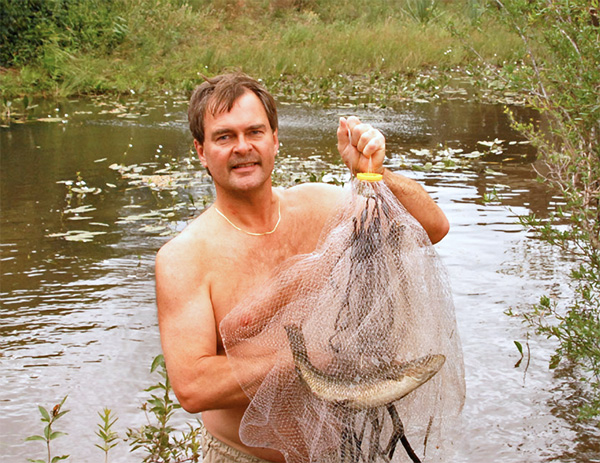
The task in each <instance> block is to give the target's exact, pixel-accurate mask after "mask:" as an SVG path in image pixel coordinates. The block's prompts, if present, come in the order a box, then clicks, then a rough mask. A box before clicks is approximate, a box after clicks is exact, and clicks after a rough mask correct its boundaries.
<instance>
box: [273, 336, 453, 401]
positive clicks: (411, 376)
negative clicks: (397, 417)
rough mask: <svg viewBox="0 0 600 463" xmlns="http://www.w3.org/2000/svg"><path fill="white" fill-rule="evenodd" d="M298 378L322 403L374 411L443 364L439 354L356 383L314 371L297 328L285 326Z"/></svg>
mask: <svg viewBox="0 0 600 463" xmlns="http://www.w3.org/2000/svg"><path fill="white" fill-rule="evenodd" d="M285 330H286V332H287V335H288V340H289V342H290V348H291V351H292V356H293V358H294V365H295V367H296V371H297V373H298V376H299V377H300V379H301V380H302V382H303V383H304V384H306V386H308V388H309V389H310V390H311V391H312V393H313V394H314V395H315V396H317V397H319V398H320V399H322V400H325V401H327V402H332V403H336V404H340V405H344V406H346V407H348V408H352V409H366V408H375V407H379V406H382V405H388V404H391V403H392V402H395V401H396V400H399V399H401V398H402V397H404V396H406V395H407V394H409V393H410V392H412V391H414V390H415V389H417V388H418V387H419V386H421V385H423V384H425V383H426V382H427V381H429V380H430V379H431V378H432V377H433V376H434V375H435V374H436V373H437V372H438V371H439V370H440V368H442V365H443V364H444V362H445V361H446V357H445V356H443V355H441V354H434V355H425V356H424V357H420V358H418V359H416V360H411V361H410V362H406V363H402V364H398V363H393V364H390V365H387V366H385V367H383V368H381V369H380V370H379V371H378V372H377V373H376V374H375V375H369V376H366V377H364V378H360V379H357V380H347V379H340V378H336V377H335V376H333V375H328V374H325V373H323V372H322V371H321V370H319V369H317V368H316V367H315V366H314V365H313V364H312V363H311V362H310V360H309V359H308V352H307V350H306V343H305V341H304V335H303V333H302V331H301V330H300V328H299V327H298V326H294V325H288V326H286V327H285Z"/></svg>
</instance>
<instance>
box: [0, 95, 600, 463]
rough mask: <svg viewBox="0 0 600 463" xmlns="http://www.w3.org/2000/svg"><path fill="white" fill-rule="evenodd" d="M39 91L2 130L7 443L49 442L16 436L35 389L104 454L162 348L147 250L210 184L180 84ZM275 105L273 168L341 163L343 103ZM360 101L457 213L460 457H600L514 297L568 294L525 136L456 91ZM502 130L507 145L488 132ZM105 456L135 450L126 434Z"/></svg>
mask: <svg viewBox="0 0 600 463" xmlns="http://www.w3.org/2000/svg"><path fill="white" fill-rule="evenodd" d="M46 104H47V106H46V107H42V106H40V107H39V108H37V109H36V114H37V115H38V116H40V117H44V118H47V117H48V116H50V117H51V118H53V119H52V120H58V121H54V122H44V121H40V122H31V123H26V124H13V125H11V126H10V127H9V128H2V129H0V143H1V146H2V154H1V156H2V158H1V162H2V169H1V174H0V175H1V177H0V180H1V181H0V192H1V205H2V218H1V227H2V228H1V231H2V236H1V243H0V246H1V247H0V250H1V252H2V257H1V259H2V260H1V265H2V280H1V295H2V308H1V310H0V317H1V319H2V323H1V325H0V340H1V342H2V355H1V356H0V373H1V374H0V388H1V390H2V391H4V394H3V398H2V399H1V401H0V403H1V406H2V413H0V428H1V432H0V435H1V436H2V437H1V438H0V452H1V453H2V454H3V455H5V459H6V460H8V461H23V459H25V458H37V457H38V455H40V454H41V453H36V452H38V451H40V450H41V448H39V447H41V446H39V447H37V446H36V445H35V443H27V444H25V443H24V442H23V438H24V437H26V436H28V435H31V434H37V433H39V432H40V431H41V427H40V422H39V419H38V416H37V404H43V405H45V406H51V405H53V404H54V403H58V402H59V401H60V399H62V397H63V396H64V395H66V394H68V395H69V399H68V401H67V408H69V409H70V410H71V412H70V413H69V414H68V415H66V416H65V418H64V419H63V420H64V424H63V426H62V427H61V428H59V429H60V430H63V431H66V432H69V434H70V436H69V437H66V438H62V439H58V440H57V441H56V446H57V452H59V453H60V454H64V453H69V454H71V455H72V459H73V461H89V460H91V459H95V458H97V457H98V456H99V453H98V452H99V450H97V449H95V448H94V446H93V443H94V442H96V439H97V438H96V437H95V436H94V428H95V426H96V423H97V422H98V418H97V412H98V411H100V410H101V409H102V408H103V407H105V406H106V407H109V408H111V409H113V411H114V412H115V413H116V414H117V415H118V416H119V421H118V423H117V431H119V432H120V433H121V435H124V430H125V429H126V428H127V427H137V426H139V425H141V424H143V422H144V418H143V414H142V413H141V412H140V411H139V410H138V406H139V405H140V404H141V403H142V401H143V400H144V398H145V397H146V394H145V393H144V392H143V389H144V388H145V387H147V386H148V385H150V384H151V383H152V382H153V379H152V378H151V377H150V376H149V373H148V370H149V366H150V362H151V360H152V358H153V357H154V356H155V355H156V354H158V353H159V352H160V343H159V339H158V330H157V326H156V314H155V305H154V284H153V257H154V254H155V252H156V250H157V249H158V248H159V247H160V246H161V245H162V244H163V243H164V242H165V241H166V240H168V239H169V237H170V236H172V235H173V234H174V233H177V232H178V231H179V230H181V229H182V228H183V227H184V226H185V225H186V223H187V222H188V221H189V220H190V218H192V217H194V216H196V215H197V214H199V213H200V212H201V211H202V209H203V208H204V207H205V205H206V204H207V203H210V201H211V200H212V194H213V193H212V187H211V184H210V179H209V178H208V177H207V175H206V174H205V173H204V171H203V170H202V169H201V168H200V165H199V163H198V161H197V160H196V159H195V157H194V156H193V154H192V153H191V150H190V148H191V139H190V136H189V135H188V133H187V127H186V122H185V109H186V102H185V101H184V100H183V99H174V98H165V99H164V100H156V101H147V102H143V101H142V102H140V101H130V102H127V101H124V102H121V103H119V104H113V103H108V102H104V101H102V100H98V101H94V100H82V101H69V102H61V103H60V104H57V105H49V104H48V103H46ZM280 109H281V130H280V131H281V136H280V140H281V142H282V147H281V151H280V156H279V159H278V163H277V166H276V172H275V179H276V181H277V183H279V184H281V185H284V186H289V185H292V184H294V183H295V182H296V181H305V180H308V179H309V178H310V173H313V174H316V175H318V176H321V175H325V179H326V180H327V179H337V180H344V179H346V178H347V177H346V173H345V168H343V167H342V166H341V165H340V163H339V161H338V159H337V154H336V140H335V128H336V125H337V118H338V117H339V116H340V115H344V114H348V112H349V110H348V109H337V108H333V109H322V110H315V109H311V108H307V107H301V106H294V105H282V106H281V108H280ZM352 112H353V113H355V114H357V115H358V116H360V117H362V118H364V119H366V120H369V121H372V122H374V123H375V124H376V125H377V126H378V127H381V128H382V129H383V131H384V132H385V134H386V137H387V141H388V154H389V159H388V161H387V162H388V164H389V165H390V167H392V168H395V169H399V170H402V171H404V172H405V173H406V174H407V175H410V176H412V177H414V178H417V179H418V180H420V181H421V182H422V184H423V185H424V186H425V187H426V188H427V189H428V190H429V191H430V192H431V193H432V195H433V196H434V197H435V198H436V199H437V200H438V201H439V202H440V204H441V206H442V207H443V209H444V210H445V211H446V213H447V214H448V216H449V218H450V221H451V226H452V231H451V233H450V235H449V236H448V237H447V238H446V239H445V240H444V241H442V243H440V245H439V246H438V250H439V252H440V253H441V254H442V256H443V258H444V261H445V262H446V264H447V266H448V271H449V272H450V275H451V279H452V281H453V285H454V287H453V290H454V295H455V303H456V307H457V315H458V318H459V327H460V330H461V336H462V340H463V345H464V349H465V361H466V371H467V386H468V400H467V404H466V407H465V412H464V426H463V427H462V429H460V430H459V432H458V434H457V436H456V440H457V442H459V445H458V447H459V452H458V453H459V455H458V456H457V458H456V459H455V460H454V461H458V462H481V461H495V462H521V461H527V462H542V461H573V462H578V463H579V462H581V463H583V462H588V461H594V459H595V460H597V461H600V448H598V437H599V433H598V430H597V428H596V429H594V428H591V427H589V426H586V425H584V424H582V423H578V422H577V421H576V419H575V413H574V411H573V406H574V403H576V401H577V400H581V397H583V394H582V392H581V391H579V390H577V388H576V385H575V383H573V381H572V380H571V378H572V372H569V371H563V370H561V371H559V372H558V374H557V375H556V377H554V376H553V374H552V373H551V372H550V371H549V370H548V368H547V364H548V358H549V356H550V354H551V352H552V349H553V345H552V344H551V343H550V342H548V341H547V340H545V339H540V338H538V337H536V336H530V337H529V338H528V337H527V336H528V334H527V330H526V328H525V327H524V326H522V325H521V324H520V323H519V321H518V320H515V319H511V318H509V317H507V316H506V315H505V314H504V312H505V311H506V310H507V309H508V308H512V309H513V310H514V311H519V310H527V308H528V307H529V306H530V305H531V304H533V303H535V302H536V301H537V298H538V297H539V295H540V294H541V293H542V292H550V293H551V294H553V295H554V296H555V297H563V298H567V297H568V296H569V289H568V285H567V283H566V281H565V280H564V277H563V273H562V272H561V271H559V270H558V269H560V268H562V266H563V265H564V264H565V262H564V259H563V257H562V256H561V255H560V254H559V253H558V252H556V251H555V250H551V249H549V248H547V247H546V246H544V245H543V244H542V243H540V242H538V241H535V240H531V239H529V238H528V237H527V234H526V233H525V232H524V231H523V230H522V228H521V227H520V226H519V225H517V224H515V217H516V214H519V213H523V212H526V211H534V212H535V213H536V214H538V215H544V214H547V213H548V211H549V210H551V209H552V208H553V207H555V202H556V199H555V198H553V197H552V195H551V194H549V193H548V192H547V191H546V190H545V188H544V186H543V185H540V184H538V183H536V182H535V181H534V173H533V171H532V169H531V167H530V165H529V164H530V162H532V161H533V157H532V156H533V153H532V151H531V148H530V147H529V146H528V145H525V144H522V143H520V142H521V141H522V140H519V139H518V138H517V137H516V135H515V134H514V133H513V132H512V131H511V130H510V128H509V126H508V121H507V120H506V117H505V116H504V114H503V112H502V108H501V107H495V106H490V105H476V104H471V103H465V102H460V101H455V102H450V103H445V104H438V105H433V104H406V105H404V106H402V107H399V108H396V110H394V111H392V110H373V109H358V110H356V111H352ZM60 121H65V122H60ZM494 140H498V141H499V140H502V142H498V143H496V145H494V146H495V148H497V149H498V150H499V152H493V149H492V146H491V145H485V144H481V142H491V141H494ZM495 148H494V149H495ZM477 153H479V154H477ZM490 195H492V196H493V195H496V196H493V197H492V199H494V201H493V202H491V203H484V202H483V201H482V198H484V197H486V196H490ZM84 232H85V233H84ZM86 239H87V241H86ZM527 339H529V340H528V342H529V347H530V349H531V359H530V362H529V365H528V367H527V370H526V371H525V364H522V365H521V366H520V367H519V368H515V367H514V365H515V363H516V362H517V360H518V357H519V354H518V352H517V350H516V348H515V346H514V344H513V341H514V340H519V341H521V342H522V343H525V342H526V341H527ZM573 397H575V398H577V399H574V398H573ZM179 419H180V420H181V421H183V420H185V419H186V417H185V416H183V417H181V418H179ZM79 442H86V443H87V444H86V445H78V443H79ZM112 461H123V462H124V461H131V456H129V455H128V451H127V449H126V446H125V444H121V445H120V446H119V447H117V449H115V453H114V455H113V457H112Z"/></svg>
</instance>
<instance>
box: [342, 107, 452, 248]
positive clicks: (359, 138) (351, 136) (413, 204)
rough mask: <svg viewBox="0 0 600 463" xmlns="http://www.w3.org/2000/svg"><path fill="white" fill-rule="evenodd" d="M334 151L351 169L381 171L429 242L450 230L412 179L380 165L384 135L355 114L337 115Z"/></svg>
mask: <svg viewBox="0 0 600 463" xmlns="http://www.w3.org/2000/svg"><path fill="white" fill-rule="evenodd" d="M337 137H338V151H339V152H340V155H341V156H342V159H343V160H344V162H345V163H346V165H347V166H348V168H349V169H350V170H351V172H352V174H353V175H354V174H356V173H357V172H375V173H380V174H383V181H384V182H385V184H386V185H387V186H388V188H389V189H390V190H391V191H392V193H394V195H395V196H396V197H397V198H398V200H399V201H400V202H401V203H402V205H403V206H404V207H405V208H406V210H407V211H408V212H409V213H410V214H411V215H412V216H413V217H414V218H415V219H417V221H418V222H419V223H420V224H421V226H422V227H423V228H424V229H425V231H426V232H427V235H428V236H429V239H430V240H431V242H432V243H434V244H435V243H437V242H439V241H440V240H441V239H442V238H443V237H444V236H446V234H447V233H448V230H449V229H450V225H449V223H448V219H447V218H446V215H445V214H444V212H443V211H442V210H441V209H440V207H439V206H438V205H437V204H436V203H435V201H434V200H433V199H432V198H431V196H429V194H428V193H427V192H426V191H425V189H424V188H423V187H422V186H421V185H419V184H418V183H417V182H416V181H414V180H412V179H410V178H408V177H405V176H403V175H400V174H396V173H393V172H391V171H390V170H389V169H386V168H384V167H383V160H384V159H385V137H384V136H383V134H382V133H381V132H380V131H379V130H377V129H375V128H373V127H372V126H371V125H370V124H365V123H362V122H360V120H359V119H358V118H357V117H354V116H352V117H349V118H348V119H345V118H343V117H342V118H340V124H339V126H338V130H337Z"/></svg>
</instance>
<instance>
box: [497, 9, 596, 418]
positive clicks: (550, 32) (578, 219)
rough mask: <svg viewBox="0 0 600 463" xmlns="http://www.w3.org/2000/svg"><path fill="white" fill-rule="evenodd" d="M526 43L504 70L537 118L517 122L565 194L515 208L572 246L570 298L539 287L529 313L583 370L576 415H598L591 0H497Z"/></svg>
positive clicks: (544, 233)
mask: <svg viewBox="0 0 600 463" xmlns="http://www.w3.org/2000/svg"><path fill="white" fill-rule="evenodd" d="M496 2H497V4H498V6H499V9H500V12H501V14H502V16H503V18H504V19H505V20H506V21H507V23H508V24H509V25H510V26H511V27H512V28H514V30H516V31H517V32H518V34H519V35H520V37H521V39H522V40H523V42H524V43H525V45H526V47H527V53H528V55H527V59H528V63H527V64H529V66H524V67H521V68H518V70H517V71H514V72H513V73H512V74H511V75H510V78H511V79H512V80H513V81H514V82H515V83H516V84H517V85H518V86H519V87H521V88H522V89H524V90H525V91H526V92H527V95H528V96H527V101H528V103H529V105H530V106H532V107H533V108H536V109H537V110H538V111H539V113H540V115H541V120H540V123H537V124H536V123H534V122H532V121H519V120H516V119H514V118H513V120H514V122H515V126H516V127H517V128H518V129H519V130H520V131H521V132H522V133H524V134H525V135H526V136H527V137H528V138H529V139H530V140H531V141H532V142H533V144H534V145H535V146H536V147H537V149H538V153H539V161H540V163H541V165H542V167H541V168H538V173H539V175H540V179H541V180H542V181H544V182H546V183H547V184H548V185H549V186H550V187H551V188H553V189H554V190H555V191H558V192H559V194H560V196H561V197H562V201H561V205H560V206H558V207H557V209H556V210H555V211H554V212H553V213H552V214H550V216H549V217H545V218H540V217H535V216H529V217H522V218H521V221H522V222H523V224H524V225H526V226H528V227H531V229H532V230H534V231H535V232H536V233H537V235H538V236H539V237H540V238H542V239H544V240H546V241H547V242H549V243H551V244H553V245H556V246H559V247H561V248H562V249H563V250H565V251H566V252H567V254H568V255H570V256H571V258H572V261H573V263H574V264H573V269H572V272H571V280H572V282H573V287H574V299H573V300H572V301H570V302H569V303H567V304H566V307H562V306H561V305H560V304H559V303H558V302H557V301H553V300H552V299H551V298H549V297H546V296H544V297H542V298H541V300H540V303H539V305H538V306H537V307H536V308H535V310H534V313H533V314H530V315H528V316H527V319H528V321H529V322H531V323H532V324H533V325H535V326H536V327H537V328H538V330H539V331H540V332H542V333H544V334H546V335H547V336H548V337H553V338H556V339H557V340H558V341H559V347H558V350H557V352H556V354H555V356H554V357H553V358H552V360H551V367H556V366H557V365H558V363H559V362H560V361H561V360H563V359H564V360H569V361H571V362H573V363H574V364H575V365H577V366H578V367H579V368H581V369H582V370H583V371H585V372H586V373H587V374H586V375H584V382H586V383H587V384H588V385H590V386H591V394H590V397H591V398H592V399H591V401H590V403H589V404H588V405H587V406H586V407H584V409H583V410H582V415H583V416H587V417H591V416H598V415H600V215H599V214H600V213H599V212H598V205H599V203H600V27H599V22H598V18H599V16H598V14H599V12H598V0H592V1H591V2H590V0H569V1H553V0H496Z"/></svg>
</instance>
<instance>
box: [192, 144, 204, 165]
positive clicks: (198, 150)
mask: <svg viewBox="0 0 600 463" xmlns="http://www.w3.org/2000/svg"><path fill="white" fill-rule="evenodd" d="M194 148H196V153H198V159H200V162H201V163H202V165H203V166H204V167H206V157H205V156H204V145H203V144H202V143H200V142H199V141H198V140H196V139H195V138H194Z"/></svg>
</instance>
